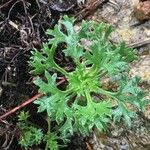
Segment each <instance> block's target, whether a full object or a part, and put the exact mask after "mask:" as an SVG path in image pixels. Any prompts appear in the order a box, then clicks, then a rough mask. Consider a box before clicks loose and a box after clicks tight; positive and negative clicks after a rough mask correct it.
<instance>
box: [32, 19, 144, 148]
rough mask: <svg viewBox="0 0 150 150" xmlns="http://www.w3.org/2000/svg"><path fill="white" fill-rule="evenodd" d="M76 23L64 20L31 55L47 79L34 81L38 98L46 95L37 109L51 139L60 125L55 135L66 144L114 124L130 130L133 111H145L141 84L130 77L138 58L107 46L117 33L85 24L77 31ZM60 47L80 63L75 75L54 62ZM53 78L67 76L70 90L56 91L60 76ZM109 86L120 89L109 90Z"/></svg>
mask: <svg viewBox="0 0 150 150" xmlns="http://www.w3.org/2000/svg"><path fill="white" fill-rule="evenodd" d="M74 21H75V20H74V19H73V18H68V17H67V16H64V17H63V19H61V20H60V21H59V23H58V24H57V25H56V26H55V27H54V29H53V30H51V29H49V30H47V34H48V35H50V37H51V38H50V39H49V41H48V42H46V43H44V44H43V48H42V49H41V50H40V51H38V50H35V51H32V57H31V61H30V65H31V66H32V67H33V68H34V70H33V71H32V73H33V74H43V73H44V77H43V78H42V77H41V76H39V77H38V78H37V79H36V80H35V81H34V83H35V85H37V86H38V87H39V92H42V93H44V96H43V97H42V98H39V99H38V100H36V101H35V104H37V105H38V112H44V111H46V112H47V118H48V133H47V135H50V134H51V129H50V126H51V125H50V122H53V121H56V123H57V125H56V127H55V135H59V138H61V139H63V140H64V141H65V139H67V138H68V137H69V136H70V135H72V134H73V133H74V132H80V133H82V134H83V135H87V134H89V133H90V132H91V131H92V129H93V128H94V127H96V128H98V129H99V130H106V129H107V125H108V124H109V123H110V122H111V121H112V120H114V121H115V122H119V121H120V120H121V119H122V120H124V122H125V123H126V124H127V125H129V126H130V125H131V120H132V118H134V117H135V114H136V112H135V111H134V110H135V109H133V108H134V107H135V108H138V109H140V110H143V108H144V106H145V105H146V100H145V99H144V96H145V93H144V92H143V91H142V90H141V89H140V88H139V87H138V83H139V79H138V78H137V77H135V78H130V77H129V75H128V73H129V65H128V63H129V62H130V61H132V60H134V59H135V58H136V55H135V53H134V51H133V50H132V49H130V48H126V47H125V44H124V43H121V44H120V45H119V46H118V47H115V46H114V45H112V44H111V43H110V42H109V40H108V36H109V34H110V33H111V31H112V28H111V27H110V26H108V25H107V24H104V23H96V22H87V21H83V22H82V24H81V27H80V29H79V30H76V31H75V29H74V26H73V24H74ZM62 29H65V32H63V31H62ZM83 41H86V42H88V43H90V44H88V45H86V44H83ZM61 43H63V44H64V45H65V49H64V50H63V52H64V54H65V56H66V57H70V58H72V60H73V62H74V63H75V66H76V67H75V68H74V70H73V71H70V72H67V71H66V70H65V69H64V68H62V67H60V66H59V65H58V64H56V62H55V59H54V55H55V52H56V48H58V44H61ZM49 72H60V73H61V74H63V75H64V76H65V78H66V80H67V81H68V85H67V86H66V89H65V90H61V89H59V88H58V87H57V86H56V79H57V73H54V74H50V73H49ZM106 80H108V81H109V82H111V83H113V84H115V85H116V86H115V88H114V89H109V88H106V87H105V81H106ZM128 105H129V106H130V107H129V106H128ZM131 106H132V107H131ZM47 143H48V142H47ZM51 146H52V145H51ZM56 149H57V148H56Z"/></svg>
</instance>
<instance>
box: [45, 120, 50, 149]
mask: <svg viewBox="0 0 150 150" xmlns="http://www.w3.org/2000/svg"><path fill="white" fill-rule="evenodd" d="M46 120H47V135H50V132H51V131H50V129H51V121H50V118H49V117H47V119H46ZM48 146H49V143H48V140H47V141H46V146H45V150H48Z"/></svg>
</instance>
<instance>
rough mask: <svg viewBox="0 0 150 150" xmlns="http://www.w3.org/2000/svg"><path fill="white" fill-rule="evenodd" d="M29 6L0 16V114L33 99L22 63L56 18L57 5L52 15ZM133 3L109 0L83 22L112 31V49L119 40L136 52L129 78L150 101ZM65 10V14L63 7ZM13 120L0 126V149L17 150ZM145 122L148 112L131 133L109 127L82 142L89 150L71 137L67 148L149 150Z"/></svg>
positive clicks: (144, 36)
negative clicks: (93, 22) (105, 25)
mask: <svg viewBox="0 0 150 150" xmlns="http://www.w3.org/2000/svg"><path fill="white" fill-rule="evenodd" d="M7 2H9V1H7ZM28 2H29V3H23V4H22V3H20V2H18V1H16V3H13V2H11V0H10V3H9V4H8V5H7V7H3V8H2V9H1V10H0V13H1V14H2V15H1V16H0V33H1V34H0V104H1V108H0V114H3V113H4V112H5V111H6V110H8V109H10V108H13V107H15V106H16V105H18V104H20V103H21V102H23V101H24V100H26V99H28V98H29V97H32V96H33V95H34V94H35V93H37V89H36V88H35V87H34V85H33V83H32V79H33V77H32V76H31V75H30V74H29V70H30V68H29V66H28V63H27V61H28V60H29V57H30V50H31V49H32V48H40V46H41V43H42V42H43V41H45V40H46V38H47V37H46V35H45V34H44V31H45V30H46V29H47V28H50V27H53V25H54V24H55V23H56V22H57V20H58V19H59V17H60V12H59V11H61V10H60V8H59V5H58V6H57V5H56V6H57V7H56V6H55V8H56V9H57V10H56V11H54V10H52V11H51V10H50V9H49V8H48V7H47V6H46V5H43V4H41V3H40V5H38V4H37V3H36V2H30V1H28ZM43 2H44V1H43ZM134 3H135V0H113V4H112V3H106V4H103V6H102V7H101V8H98V10H97V11H96V12H95V13H94V15H91V16H89V18H88V19H93V20H96V21H99V22H101V21H104V22H107V23H109V24H111V25H112V26H113V27H114V29H115V31H114V33H113V35H112V36H111V38H110V39H111V41H112V42H114V43H115V44H117V43H118V42H119V41H121V40H124V41H126V43H127V44H128V46H129V47H134V48H135V49H136V50H137V52H138V55H139V60H138V61H136V62H134V63H132V64H131V72H130V73H131V75H132V76H135V75H138V76H140V77H141V78H142V82H143V84H142V87H143V88H144V89H145V90H147V92H148V97H150V42H149V41H150V20H147V21H144V22H139V21H138V20H137V19H136V18H135V16H134V13H133V9H134ZM3 4H5V1H4V0H2V5H0V7H1V6H3ZM29 4H31V5H29ZM24 5H26V8H28V9H27V10H26V9H25V7H23V6H24ZM12 6H13V7H12ZM31 6H32V7H31ZM72 6H74V3H73V4H72V5H70V6H69V7H70V8H71V7H72ZM18 8H19V9H18ZM33 8H34V9H33ZM64 8H65V9H66V11H68V10H67V8H66V7H64ZM10 9H11V11H10ZM26 12H27V13H26ZM28 16H30V17H28ZM6 18H7V19H8V20H6ZM7 21H8V22H7ZM145 41H148V42H146V44H143V43H142V42H145ZM58 57H59V58H61V59H60V62H61V63H62V66H63V63H65V64H69V61H68V60H64V59H63V58H62V57H61V54H58ZM31 108H33V106H32V105H31V106H28V107H27V108H26V109H31ZM33 113H34V112H33ZM14 116H15V115H12V117H8V123H9V124H7V123H3V124H1V125H0V137H2V138H1V139H2V140H0V145H2V144H3V147H4V148H5V149H6V148H7V146H8V147H9V149H10V150H11V149H16V150H17V149H18V147H17V146H16V141H15V140H14V141H13V142H12V141H11V137H12V136H11V134H12V135H13V133H14V132H16V131H15V130H16V128H15V126H14V125H15V123H16V118H15V117H14ZM13 117H14V118H13ZM149 119H150V108H149V107H147V108H146V111H145V113H144V115H140V117H139V118H137V119H136V120H135V122H134V123H133V127H132V128H131V129H126V128H125V127H124V126H123V125H120V126H118V127H114V128H113V129H112V131H111V132H110V133H107V134H99V132H98V131H95V133H94V135H93V138H91V140H90V141H89V142H87V143H90V144H91V146H90V145H88V144H87V143H85V140H84V139H83V138H81V137H80V136H76V137H75V138H73V143H74V145H73V144H72V145H71V146H70V147H71V148H70V149H76V150H80V149H81V150H83V149H85V147H86V149H88V150H90V147H91V148H92V147H93V148H92V149H93V150H135V149H137V150H141V149H143V150H149V149H150V121H149ZM5 135H8V137H9V140H8V139H7V142H8V143H6V144H4V143H3V142H4V141H6V137H5ZM12 139H13V138H12ZM9 141H10V144H11V146H10V145H9Z"/></svg>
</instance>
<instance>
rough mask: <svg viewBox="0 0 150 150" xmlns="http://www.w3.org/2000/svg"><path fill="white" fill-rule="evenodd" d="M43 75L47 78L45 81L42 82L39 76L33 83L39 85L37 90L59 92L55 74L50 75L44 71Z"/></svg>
mask: <svg viewBox="0 0 150 150" xmlns="http://www.w3.org/2000/svg"><path fill="white" fill-rule="evenodd" d="M45 77H46V79H47V83H46V82H44V81H43V80H42V79H41V78H40V77H38V78H37V79H36V80H35V81H34V84H35V85H37V86H39V87H40V89H39V91H40V92H42V93H49V94H50V93H51V94H55V93H61V91H60V90H59V89H58V88H57V86H56V78H57V75H56V74H53V75H52V76H51V75H50V74H49V73H48V72H47V71H45Z"/></svg>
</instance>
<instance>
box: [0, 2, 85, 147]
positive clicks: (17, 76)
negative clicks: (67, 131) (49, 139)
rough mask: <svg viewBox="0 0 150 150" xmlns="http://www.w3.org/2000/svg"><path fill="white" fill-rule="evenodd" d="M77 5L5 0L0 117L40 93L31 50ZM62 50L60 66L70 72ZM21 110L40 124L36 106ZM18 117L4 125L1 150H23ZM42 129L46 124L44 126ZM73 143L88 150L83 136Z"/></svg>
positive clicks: (0, 7) (0, 24) (0, 5)
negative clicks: (32, 70)
mask: <svg viewBox="0 0 150 150" xmlns="http://www.w3.org/2000/svg"><path fill="white" fill-rule="evenodd" d="M75 6H76V1H75V0H71V1H68V2H63V4H62V3H60V2H59V1H54V2H52V3H48V1H46V0H44V1H41V2H38V1H36V0H34V1H31V0H27V1H22V0H1V2H0V115H2V114H4V113H5V112H6V111H8V110H10V109H12V108H14V107H15V106H17V105H19V104H21V103H22V102H24V101H25V100H27V99H28V98H31V97H32V96H34V95H35V94H36V93H37V92H38V91H37V88H36V87H35V86H34V85H33V83H32V80H33V76H32V75H31V74H30V73H29V72H30V70H31V68H30V66H29V64H28V61H29V58H30V56H31V50H33V49H35V48H36V49H40V48H41V45H42V42H44V41H46V40H47V39H48V37H47V35H46V34H45V31H46V30H47V29H48V28H53V27H54V25H55V24H56V23H57V22H58V20H59V18H60V17H61V15H63V14H66V13H70V12H73V9H74V8H75ZM69 11H70V12H69ZM61 49H62V48H61V47H60V48H59V50H58V52H57V53H56V61H57V63H59V65H61V66H64V65H65V66H66V68H68V69H73V64H71V63H70V59H69V58H68V59H64V56H63V55H62V53H61ZM60 88H63V86H62V87H60ZM21 110H28V111H29V112H30V113H31V116H32V118H31V120H32V121H33V122H35V123H37V122H40V120H39V118H40V116H37V115H36V106H35V105H34V104H30V105H28V106H27V107H25V108H23V109H21ZM18 113H19V112H17V114H18ZM16 116H17V115H16V113H15V114H12V115H10V116H8V117H7V119H6V120H5V121H3V122H2V123H0V149H5V150H6V149H10V150H12V149H13V150H19V149H21V148H20V147H19V146H18V139H19V131H18V129H17V128H16V122H17V118H16ZM36 120H38V121H36ZM41 122H43V120H41ZM42 126H45V124H44V123H43V124H42ZM45 128H46V126H45ZM6 136H7V137H6ZM80 139H81V140H80ZM72 141H73V143H74V144H71V145H70V146H69V147H71V149H74V148H75V147H76V148H75V149H84V147H86V146H85V142H84V139H83V138H82V137H81V136H75V138H72ZM75 141H77V142H75ZM79 143H81V144H79ZM75 145H78V146H75ZM78 147H80V148H78ZM81 147H82V148H81ZM34 149H35V148H34ZM37 149H39V148H37ZM69 149H70V148H69Z"/></svg>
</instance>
